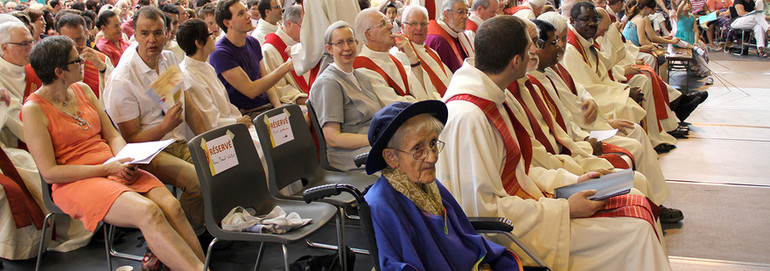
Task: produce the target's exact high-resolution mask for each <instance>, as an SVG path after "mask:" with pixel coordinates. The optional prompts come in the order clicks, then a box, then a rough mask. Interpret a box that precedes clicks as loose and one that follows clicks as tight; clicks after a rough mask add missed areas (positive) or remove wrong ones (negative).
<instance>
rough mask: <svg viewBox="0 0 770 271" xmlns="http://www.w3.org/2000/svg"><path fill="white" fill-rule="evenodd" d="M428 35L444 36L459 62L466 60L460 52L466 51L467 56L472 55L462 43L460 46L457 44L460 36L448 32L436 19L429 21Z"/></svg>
mask: <svg viewBox="0 0 770 271" xmlns="http://www.w3.org/2000/svg"><path fill="white" fill-rule="evenodd" d="M461 34H462V33H458V35H461ZM428 35H438V36H441V37H442V38H444V40H446V42H447V43H449V47H451V48H452V51H453V52H454V54H455V57H457V63H463V61H465V59H464V58H463V56H462V54H460V52H462V53H465V55H466V56H468V55H470V54H469V52H468V50H467V49H466V48H464V47H462V43H460V46H457V43H459V42H460V40H459V38H454V37H452V35H449V33H447V32H446V30H444V28H442V27H441V26H440V25H439V24H438V23H437V22H436V21H435V20H431V21H430V22H429V23H428ZM461 50H462V51H461Z"/></svg>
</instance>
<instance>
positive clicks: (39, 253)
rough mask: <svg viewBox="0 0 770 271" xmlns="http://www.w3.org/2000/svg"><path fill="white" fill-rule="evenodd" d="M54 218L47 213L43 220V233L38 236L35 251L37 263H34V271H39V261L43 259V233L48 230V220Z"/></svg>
mask: <svg viewBox="0 0 770 271" xmlns="http://www.w3.org/2000/svg"><path fill="white" fill-rule="evenodd" d="M53 216H55V214H53V213H49V214H47V215H46V216H45V218H44V219H43V231H42V232H41V236H40V247H39V248H38V250H37V262H36V263H35V271H38V270H40V260H41V258H43V249H45V232H46V229H48V220H49V219H50V218H52V217H53Z"/></svg>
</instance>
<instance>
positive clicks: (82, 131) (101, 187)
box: [28, 83, 163, 232]
mask: <svg viewBox="0 0 770 271" xmlns="http://www.w3.org/2000/svg"><path fill="white" fill-rule="evenodd" d="M71 87H72V89H73V90H74V92H75V97H76V99H77V102H78V111H79V112H80V113H81V114H80V115H81V118H83V119H85V120H86V121H87V122H88V124H89V125H90V128H87V127H89V125H81V124H79V123H78V122H77V121H76V120H75V119H74V118H73V117H71V116H69V115H67V114H65V113H63V112H61V111H59V110H58V109H56V108H54V107H53V105H51V104H50V103H49V102H48V101H46V100H45V99H43V98H42V97H40V96H39V95H37V94H35V93H33V94H31V95H30V96H29V98H28V99H29V100H32V101H34V102H35V103H37V104H38V106H40V109H42V110H43V113H45V116H46V117H47V118H48V132H49V133H50V134H51V143H52V144H53V148H54V155H55V156H56V164H59V165H101V164H103V163H104V162H105V161H107V159H110V158H112V157H113V156H114V155H113V154H112V149H110V146H109V145H107V141H106V140H104V138H102V134H101V131H102V125H101V121H100V119H99V114H98V113H97V111H96V108H95V107H94V106H93V105H92V104H91V102H90V100H89V99H88V97H87V96H86V95H85V94H84V93H83V91H82V89H81V88H80V85H79V84H78V83H75V84H72V86H71ZM139 174H140V175H139V178H138V179H137V180H136V182H134V183H133V184H130V185H126V184H124V183H122V182H120V181H116V180H111V179H108V178H106V177H92V178H86V179H82V180H78V181H74V182H69V183H56V184H53V186H52V194H51V197H52V198H53V201H54V203H55V204H56V206H58V207H59V208H60V209H61V210H62V211H64V212H65V213H67V214H68V215H70V216H71V217H73V218H75V219H78V220H80V221H82V222H83V224H84V225H85V227H86V229H87V230H88V231H91V232H93V231H94V230H96V226H97V225H98V224H99V221H101V220H102V219H104V216H105V215H107V211H109V209H110V207H111V206H112V203H113V202H115V200H116V199H117V198H118V196H120V194H122V193H123V192H126V191H134V192H138V193H146V192H148V191H150V189H152V188H155V187H162V186H163V183H161V182H160V181H159V180H158V179H157V178H155V176H152V175H151V174H150V173H148V172H146V171H143V170H139Z"/></svg>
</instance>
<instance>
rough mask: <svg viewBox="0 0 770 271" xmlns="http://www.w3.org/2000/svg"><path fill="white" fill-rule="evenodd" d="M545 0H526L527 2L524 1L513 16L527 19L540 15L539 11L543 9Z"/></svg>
mask: <svg viewBox="0 0 770 271" xmlns="http://www.w3.org/2000/svg"><path fill="white" fill-rule="evenodd" d="M545 4H546V1H545V0H527V2H524V3H523V4H522V5H521V6H519V7H521V8H519V9H518V10H517V11H516V12H514V13H513V16H516V17H519V18H522V19H528V20H534V19H535V18H537V16H539V15H540V12H541V11H542V10H543V6H545Z"/></svg>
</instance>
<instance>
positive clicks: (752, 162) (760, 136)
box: [3, 52, 770, 271]
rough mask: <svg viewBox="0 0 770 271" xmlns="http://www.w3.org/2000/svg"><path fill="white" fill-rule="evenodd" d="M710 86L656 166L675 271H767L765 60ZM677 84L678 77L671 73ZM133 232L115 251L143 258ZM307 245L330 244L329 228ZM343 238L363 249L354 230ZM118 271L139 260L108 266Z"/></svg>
mask: <svg viewBox="0 0 770 271" xmlns="http://www.w3.org/2000/svg"><path fill="white" fill-rule="evenodd" d="M711 59H712V61H711V63H710V67H711V68H712V70H713V71H714V79H715V80H714V81H715V82H714V85H713V86H711V87H703V86H702V82H699V81H698V80H696V79H693V78H691V79H690V82H689V86H691V87H693V88H700V90H703V91H708V92H709V98H708V100H707V101H706V102H705V103H704V104H702V105H701V106H700V107H699V108H698V109H697V110H696V111H695V112H694V113H693V114H692V116H691V117H690V118H689V119H688V120H687V121H688V122H691V123H692V124H693V126H692V127H691V135H690V138H689V139H683V140H680V141H679V142H678V143H677V144H676V145H677V149H675V150H673V151H672V152H670V153H669V154H666V155H663V156H661V158H660V162H661V166H662V168H663V172H664V175H665V176H666V178H667V179H668V180H670V182H669V184H670V188H671V191H672V193H671V198H670V199H669V201H668V202H667V203H666V205H668V206H669V207H675V208H679V209H682V210H683V211H684V214H685V217H686V218H685V220H684V221H682V222H681V223H680V224H678V225H668V226H666V227H665V236H666V242H667V249H668V252H669V255H670V260H671V266H672V267H673V268H674V270H677V271H679V270H682V271H684V270H687V271H701V270H702V271H711V270H770V106H768V104H770V60H767V59H760V58H758V57H756V56H755V55H753V56H733V55H729V54H724V53H721V52H719V53H713V52H712V55H711ZM671 77H672V79H671V82H672V83H673V84H674V85H680V83H681V82H682V80H683V78H684V74H682V73H675V74H672V76H671ZM137 236H139V234H138V233H136V232H134V233H131V234H129V236H128V237H126V239H125V241H124V242H123V243H122V244H120V245H118V249H119V250H123V251H128V252H133V253H138V254H140V253H142V252H143V248H142V247H136V244H137V240H136V237H137ZM312 238H313V239H314V240H320V241H326V242H332V243H333V242H334V229H333V227H328V228H325V229H324V230H323V231H322V232H321V233H320V234H316V235H314V236H312ZM348 240H349V242H351V243H352V244H353V245H354V246H364V245H365V243H364V241H363V240H364V238H363V236H361V235H360V234H359V233H356V231H355V230H351V231H349V235H348ZM257 250H258V246H257V245H256V244H245V243H237V244H236V245H235V246H234V247H233V248H231V249H229V250H226V251H217V252H215V253H214V254H213V256H212V257H213V266H212V267H213V268H212V269H213V270H250V269H251V266H253V261H254V260H255V258H256V254H257ZM266 253H267V254H266V255H265V259H264V261H263V263H262V265H261V268H260V269H261V270H275V269H280V268H282V260H281V259H282V258H281V254H280V248H279V247H278V246H268V247H267V250H266ZM324 253H329V252H328V251H324V250H317V249H311V248H308V247H307V246H306V245H304V244H296V245H293V246H290V247H289V255H290V256H289V261H294V260H296V259H297V258H298V257H300V256H301V255H306V254H314V255H318V254H324ZM114 262H115V268H116V267H118V266H121V265H131V266H133V267H134V268H135V270H139V268H138V267H139V264H138V263H136V262H131V261H125V260H115V261H114ZM3 263H4V267H5V269H4V270H33V269H34V260H27V261H5V260H4V261H3ZM43 267H44V268H43V270H105V269H106V261H105V256H104V247H103V245H101V244H100V243H92V244H91V245H89V246H88V247H85V248H82V249H79V250H76V251H73V252H69V253H55V252H49V253H46V254H45V256H44V258H43ZM355 270H371V259H370V258H369V257H368V256H365V255H358V257H357V260H356V268H355Z"/></svg>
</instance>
